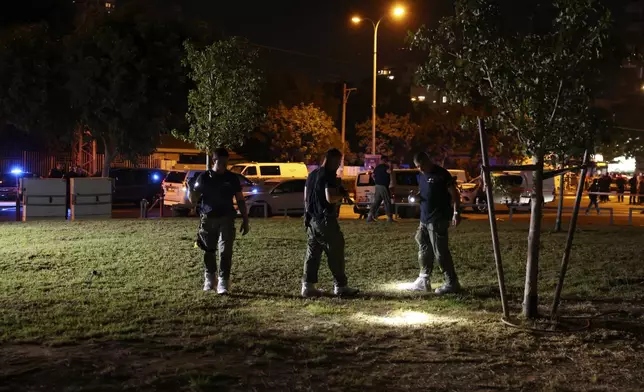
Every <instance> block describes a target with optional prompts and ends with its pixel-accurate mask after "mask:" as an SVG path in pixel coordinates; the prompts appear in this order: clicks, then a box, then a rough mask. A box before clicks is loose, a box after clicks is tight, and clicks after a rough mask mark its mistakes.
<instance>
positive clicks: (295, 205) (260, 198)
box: [245, 178, 306, 216]
mask: <svg viewBox="0 0 644 392" xmlns="http://www.w3.org/2000/svg"><path fill="white" fill-rule="evenodd" d="M305 186H306V178H297V179H288V180H267V181H266V182H264V183H263V184H261V185H259V186H258V188H257V190H258V191H257V192H256V193H253V194H250V195H246V196H245V199H246V203H247V206H248V211H249V214H250V215H251V216H264V213H266V214H267V215H268V216H271V215H282V214H289V215H303V214H304V187H305Z"/></svg>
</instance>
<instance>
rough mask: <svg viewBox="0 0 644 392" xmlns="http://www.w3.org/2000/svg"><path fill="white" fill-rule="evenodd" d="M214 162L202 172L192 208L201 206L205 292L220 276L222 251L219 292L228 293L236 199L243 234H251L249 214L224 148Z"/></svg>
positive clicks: (195, 186) (201, 242) (197, 181)
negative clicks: (249, 232)
mask: <svg viewBox="0 0 644 392" xmlns="http://www.w3.org/2000/svg"><path fill="white" fill-rule="evenodd" d="M213 161H214V167H213V170H208V171H205V172H203V173H201V175H200V176H199V177H198V178H197V180H196V181H195V184H194V186H193V189H191V192H190V201H191V202H192V204H193V205H196V204H197V203H201V204H200V215H201V223H200V225H199V232H198V235H197V245H198V246H199V247H200V248H201V249H202V250H203V251H204V252H205V253H204V257H203V261H204V264H205V267H206V272H205V274H204V285H203V289H204V290H212V288H213V282H214V279H215V276H216V275H217V250H219V282H218V284H217V293H218V294H228V291H229V290H230V269H231V267H232V258H233V243H234V241H235V234H236V231H235V217H236V216H237V212H236V211H235V207H234V205H233V197H234V198H235V199H236V200H237V206H238V207H239V211H240V212H241V215H242V218H243V221H242V225H241V229H240V232H241V233H242V235H246V234H248V230H249V227H248V211H247V210H246V202H245V200H244V195H243V194H242V188H241V184H240V183H239V178H238V177H237V176H236V175H235V174H234V173H231V172H230V171H228V170H227V169H226V165H227V164H228V151H226V149H225V148H218V149H216V150H215V153H214V155H213Z"/></svg>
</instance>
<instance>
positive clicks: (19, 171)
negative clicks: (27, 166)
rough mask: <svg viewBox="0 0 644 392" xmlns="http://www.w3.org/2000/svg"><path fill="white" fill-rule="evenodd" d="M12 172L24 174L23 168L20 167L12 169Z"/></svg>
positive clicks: (16, 174)
mask: <svg viewBox="0 0 644 392" xmlns="http://www.w3.org/2000/svg"><path fill="white" fill-rule="evenodd" d="M11 174H13V175H15V176H18V175H20V174H22V169H19V168H14V169H11Z"/></svg>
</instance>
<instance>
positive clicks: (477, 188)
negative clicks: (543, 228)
mask: <svg viewBox="0 0 644 392" xmlns="http://www.w3.org/2000/svg"><path fill="white" fill-rule="evenodd" d="M492 183H493V189H494V203H495V204H503V205H505V206H519V205H522V206H527V205H530V204H531V198H530V194H531V190H532V188H533V182H532V172H531V171H520V172H519V171H512V172H503V173H493V174H492ZM555 195H556V190H555V180H554V178H549V179H547V180H544V182H543V201H544V204H547V203H551V202H553V201H554V200H555ZM461 201H462V203H464V204H477V206H474V207H472V210H474V211H475V212H486V211H487V196H486V195H485V191H484V189H483V179H482V178H481V177H480V176H479V177H476V178H475V179H473V180H472V181H471V182H469V183H465V184H463V185H462V186H461Z"/></svg>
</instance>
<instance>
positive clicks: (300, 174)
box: [230, 162, 309, 182]
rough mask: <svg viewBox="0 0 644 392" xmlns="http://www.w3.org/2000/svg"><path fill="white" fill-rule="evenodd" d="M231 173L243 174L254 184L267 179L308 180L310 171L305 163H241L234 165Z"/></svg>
mask: <svg viewBox="0 0 644 392" xmlns="http://www.w3.org/2000/svg"><path fill="white" fill-rule="evenodd" d="M230 171H232V172H233V173H237V174H243V175H244V176H246V177H247V178H248V179H250V180H251V181H254V182H258V181H263V180H267V179H285V178H306V177H307V176H308V175H309V170H308V169H307V167H306V165H305V164H304V163H294V162H289V163H257V162H249V163H239V164H236V165H233V166H232V167H231V168H230Z"/></svg>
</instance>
